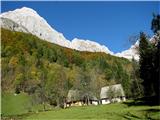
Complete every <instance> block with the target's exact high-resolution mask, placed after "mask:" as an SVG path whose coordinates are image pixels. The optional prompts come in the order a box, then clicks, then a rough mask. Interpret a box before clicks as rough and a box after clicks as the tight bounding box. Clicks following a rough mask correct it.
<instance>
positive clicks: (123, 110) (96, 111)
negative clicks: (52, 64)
mask: <svg viewBox="0 0 160 120" xmlns="http://www.w3.org/2000/svg"><path fill="white" fill-rule="evenodd" d="M18 118H20V119H24V120H33V119H34V120H35V119H36V120H46V119H47V120H51V119H58V120H59V119H94V120H97V119H101V120H102V119H105V120H128V119H129V120H132V119H134V120H135V119H137V120H138V119H139V120H142V119H151V120H152V119H153V120H159V119H160V106H128V105H127V104H125V103H115V104H110V105H99V106H84V107H71V108H67V109H57V110H53V111H46V112H39V113H31V114H26V115H23V116H19V117H18Z"/></svg>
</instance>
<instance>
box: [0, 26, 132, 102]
mask: <svg viewBox="0 0 160 120" xmlns="http://www.w3.org/2000/svg"><path fill="white" fill-rule="evenodd" d="M1 34H2V38H1V43H2V51H1V62H2V75H1V76H2V79H1V83H2V92H12V93H14V92H16V93H19V92H25V93H28V94H29V95H33V96H35V98H34V100H36V102H38V103H43V102H44V101H45V102H48V103H49V104H52V105H56V104H58V103H59V102H62V98H61V97H66V95H67V93H68V90H70V89H79V90H83V91H84V92H92V93H93V94H95V95H96V96H97V97H99V91H100V89H101V87H103V86H105V85H110V84H116V83H121V84H122V85H123V88H124V90H125V93H126V95H127V96H128V95H130V89H131V81H130V71H131V69H132V66H131V62H130V61H129V60H127V59H124V58H119V57H115V56H112V55H109V54H105V53H101V52H99V53H98V52H96V53H93V52H80V51H76V50H73V49H69V48H65V47H61V46H58V45H55V44H53V43H50V42H47V41H43V40H41V39H39V38H38V37H36V36H34V35H31V34H27V33H22V32H13V31H9V30H6V29H1ZM43 98H45V99H43ZM37 99H38V100H37ZM57 100H58V101H59V102H58V101H57Z"/></svg>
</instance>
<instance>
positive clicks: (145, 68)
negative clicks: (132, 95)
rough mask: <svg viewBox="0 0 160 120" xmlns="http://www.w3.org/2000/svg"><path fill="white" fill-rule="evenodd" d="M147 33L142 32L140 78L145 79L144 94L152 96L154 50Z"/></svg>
mask: <svg viewBox="0 0 160 120" xmlns="http://www.w3.org/2000/svg"><path fill="white" fill-rule="evenodd" d="M152 49H153V48H152V46H151V45H150V43H149V42H148V40H147V38H146V35H145V34H144V33H140V44H139V55H140V60H139V64H140V78H141V79H143V83H142V84H143V86H144V94H145V96H151V95H153V94H154V91H153V76H152V73H153V57H152V56H153V52H152Z"/></svg>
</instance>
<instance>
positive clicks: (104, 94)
mask: <svg viewBox="0 0 160 120" xmlns="http://www.w3.org/2000/svg"><path fill="white" fill-rule="evenodd" d="M110 89H111V90H112V91H113V92H114V93H117V94H118V96H125V94H124V90H123V87H122V85H121V84H115V85H110V86H105V87H102V88H101V93H100V98H101V99H104V98H108V97H109V96H108V91H109V90H110Z"/></svg>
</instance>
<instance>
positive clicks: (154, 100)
mask: <svg viewBox="0 0 160 120" xmlns="http://www.w3.org/2000/svg"><path fill="white" fill-rule="evenodd" d="M124 104H126V105H128V106H141V105H143V106H144V105H147V106H157V105H160V98H159V97H158V96H152V97H143V98H138V99H135V100H134V101H133V102H124Z"/></svg>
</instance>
